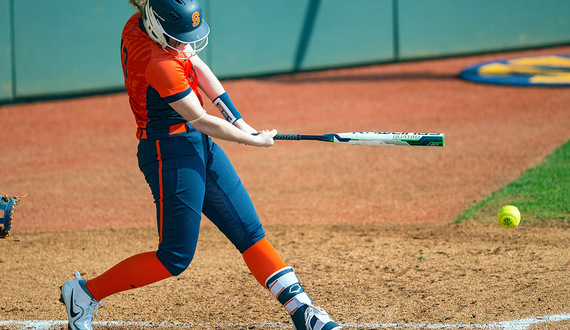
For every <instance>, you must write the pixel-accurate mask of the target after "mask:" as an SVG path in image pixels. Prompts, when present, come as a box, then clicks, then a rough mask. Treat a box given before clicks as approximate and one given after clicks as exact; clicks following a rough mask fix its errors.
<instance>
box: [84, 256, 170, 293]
mask: <svg viewBox="0 0 570 330" xmlns="http://www.w3.org/2000/svg"><path fill="white" fill-rule="evenodd" d="M170 276H172V274H170V272H169V271H168V270H167V269H166V267H164V265H163V264H162V262H160V260H158V258H157V257H156V252H145V253H141V254H137V255H134V256H132V257H130V258H127V259H125V260H123V261H121V262H120V263H118V264H116V265H115V266H113V267H112V268H111V269H109V270H108V271H106V272H105V273H103V274H101V275H99V276H98V277H96V278H94V279H92V280H88V281H87V283H85V285H86V287H87V290H89V292H91V295H93V298H94V299H95V300H97V301H100V300H101V299H103V298H105V297H107V296H110V295H112V294H114V293H117V292H121V291H125V290H130V289H134V288H140V287H142V286H145V285H148V284H151V283H154V282H158V281H160V280H163V279H165V278H168V277H170Z"/></svg>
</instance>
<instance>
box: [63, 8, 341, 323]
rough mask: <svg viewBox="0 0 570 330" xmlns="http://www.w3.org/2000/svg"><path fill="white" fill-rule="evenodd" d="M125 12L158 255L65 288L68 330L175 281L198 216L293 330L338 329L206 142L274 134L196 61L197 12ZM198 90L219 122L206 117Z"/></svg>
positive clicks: (127, 72) (200, 44) (203, 32)
mask: <svg viewBox="0 0 570 330" xmlns="http://www.w3.org/2000/svg"><path fill="white" fill-rule="evenodd" d="M129 2H131V3H132V4H134V5H136V6H137V7H138V8H139V12H138V13H136V14H134V15H133V16H132V17H131V18H130V19H129V20H128V21H127V23H126V25H125V27H124V29H123V33H122V39H121V52H122V65H123V73H124V79H125V86H126V89H127V93H128V95H129V101H130V105H131V109H132V111H133V114H134V116H135V120H136V123H137V137H138V139H139V140H140V141H139V145H138V152H137V157H138V163H139V167H140V169H141V171H142V172H143V173H144V176H145V178H146V181H147V183H148V185H149V186H150V188H151V191H152V195H153V197H154V201H155V204H156V213H157V228H158V249H157V251H152V252H147V253H141V254H138V255H135V256H132V257H130V258H127V259H126V260H123V261H122V262H120V263H118V264H117V265H115V266H114V267H112V268H111V269H109V270H107V271H106V272H105V273H103V274H101V275H100V276H98V277H96V278H94V279H91V280H88V281H85V280H81V279H80V278H78V279H77V280H72V281H68V282H65V283H64V284H63V286H62V287H61V301H62V302H63V303H64V304H65V306H66V308H67V314H68V317H69V326H70V328H71V329H91V322H92V321H93V313H94V312H95V310H96V309H97V308H98V306H99V304H100V302H101V300H102V299H103V298H105V297H107V296H109V295H111V294H114V293H117V292H120V291H124V290H130V289H133V288H139V287H142V286H145V285H148V284H150V283H154V282H157V281H160V280H163V279H165V278H168V277H171V276H177V275H179V274H180V273H182V272H183V271H184V270H185V269H186V268H187V267H188V265H189V264H190V262H191V261H192V258H193V256H194V252H195V248H196V244H197V241H198V232H199V229H200V219H201V214H202V213H203V214H204V215H206V216H207V217H208V219H210V220H211V221H212V222H213V223H214V224H215V225H216V226H217V227H218V228H219V229H220V231H222V232H223V233H224V234H225V236H226V237H227V238H228V239H229V240H230V241H231V242H232V243H233V244H234V246H235V247H236V248H237V249H238V250H239V252H240V253H241V254H242V256H243V259H244V261H245V263H246V265H247V266H248V268H249V269H250V271H251V273H252V274H253V276H254V277H255V278H256V280H257V281H258V282H259V283H260V284H261V285H263V286H264V287H266V288H267V289H268V290H270V291H271V293H272V294H273V295H274V296H275V297H276V298H277V299H278V301H279V302H280V303H282V304H283V305H284V307H285V308H286V310H287V311H288V312H289V314H290V315H291V318H292V320H293V324H294V328H295V329H298V330H300V329H307V330H310V329H319V330H321V329H322V330H330V329H340V326H339V325H338V324H336V323H335V322H333V320H332V319H331V318H330V317H329V316H328V314H327V313H326V312H325V311H324V310H322V309H321V308H319V307H316V306H314V305H313V302H312V300H311V299H310V297H309V296H308V295H307V293H305V292H304V290H303V287H302V286H301V284H300V282H299V279H298V278H297V276H296V274H295V272H294V270H293V269H292V268H291V267H287V266H286V265H285V263H284V262H283V260H282V259H281V257H280V256H279V254H278V253H277V251H276V250H275V249H274V248H273V246H272V245H271V244H270V243H269V242H268V241H267V239H266V238H265V232H264V230H263V226H262V225H261V222H260V221H259V218H258V216H257V213H256V211H255V209H254V207H253V204H252V202H251V199H250V197H249V195H248V193H247V192H246V190H245V188H244V186H243V185H242V183H241V181H240V179H239V177H238V175H237V174H236V172H235V170H234V168H233V166H232V164H231V163H230V161H229V160H228V158H227V157H226V155H225V154H224V152H223V151H222V150H221V149H220V147H218V145H216V144H215V143H214V142H213V141H212V140H211V139H210V136H212V137H215V138H219V139H223V140H228V141H234V142H238V143H243V144H247V145H252V146H258V147H270V146H272V145H273V144H274V142H273V137H274V136H275V134H276V133H277V132H276V131H275V130H271V131H270V130H263V131H260V132H258V131H256V130H255V129H253V128H252V127H251V126H249V125H248V124H247V123H246V122H245V121H244V120H243V118H242V116H241V115H240V113H239V112H238V111H237V109H236V108H235V106H234V105H233V104H232V101H231V99H230V98H229V96H228V94H227V93H226V91H225V90H224V88H223V87H222V85H221V83H220V81H219V80H218V79H217V78H216V76H215V75H214V74H213V73H212V71H211V70H210V69H209V67H208V66H207V65H206V64H205V63H204V62H203V61H202V60H200V58H199V57H198V53H199V52H200V51H201V50H202V49H203V48H204V47H205V46H206V45H207V43H208V34H209V32H210V28H209V27H208V25H207V24H206V22H205V21H204V19H203V18H202V10H201V7H200V4H199V3H198V1H196V0H147V1H146V2H144V1H134V0H132V1H129ZM139 2H141V3H139ZM199 90H201V91H202V92H203V93H204V94H205V96H206V97H207V98H208V99H210V100H212V101H213V103H214V104H215V105H216V106H217V107H218V109H219V110H220V111H221V113H222V114H223V116H224V118H225V120H224V119H221V118H219V117H216V116H212V115H209V114H208V113H206V111H205V110H204V108H203V103H202V97H201V95H200V92H199ZM253 133H257V134H253Z"/></svg>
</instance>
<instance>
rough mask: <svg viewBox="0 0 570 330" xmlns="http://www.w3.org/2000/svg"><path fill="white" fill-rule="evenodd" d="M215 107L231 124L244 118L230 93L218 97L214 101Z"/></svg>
mask: <svg viewBox="0 0 570 330" xmlns="http://www.w3.org/2000/svg"><path fill="white" fill-rule="evenodd" d="M213 103H214V105H215V106H216V107H217V108H218V110H220V113H221V114H222V116H224V118H225V119H226V120H227V121H229V122H230V123H232V124H233V123H234V122H235V121H236V120H238V119H240V118H242V117H241V114H240V113H239V111H237V109H236V107H235V106H234V104H233V103H232V100H230V97H229V96H228V93H226V92H224V93H223V94H222V95H220V96H218V97H216V99H215V100H214V102H213Z"/></svg>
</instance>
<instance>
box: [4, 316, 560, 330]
mask: <svg viewBox="0 0 570 330" xmlns="http://www.w3.org/2000/svg"><path fill="white" fill-rule="evenodd" d="M566 320H570V313H565V314H558V315H548V316H538V317H530V318H526V319H520V320H512V321H501V322H495V323H488V324H420V323H418V324H409V323H403V324H397V323H363V324H357V323H344V324H342V325H343V326H345V327H347V328H367V329H501V330H525V329H528V327H530V326H531V325H534V324H537V323H544V322H560V321H566ZM65 325H67V321H50V320H35V321H13V320H10V321H0V326H8V327H10V328H18V327H20V329H34V330H49V329H52V328H53V327H57V326H59V327H61V326H65ZM93 325H94V326H95V327H97V326H98V325H99V326H116V327H137V328H182V329H196V328H199V329H207V328H219V327H224V328H237V327H240V328H247V327H251V326H254V327H259V328H262V329H290V328H291V324H289V323H259V322H253V323H179V322H172V323H155V322H125V321H95V322H93Z"/></svg>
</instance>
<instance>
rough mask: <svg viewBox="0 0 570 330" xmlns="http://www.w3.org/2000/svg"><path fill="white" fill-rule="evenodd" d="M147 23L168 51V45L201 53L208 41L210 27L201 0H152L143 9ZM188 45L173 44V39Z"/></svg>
mask: <svg viewBox="0 0 570 330" xmlns="http://www.w3.org/2000/svg"><path fill="white" fill-rule="evenodd" d="M143 23H144V27H145V29H146V32H147V34H148V35H149V36H150V38H151V39H152V40H153V41H154V42H156V43H157V44H159V45H160V46H162V48H163V49H164V50H165V51H167V49H166V48H167V47H168V48H170V49H173V50H175V51H177V52H178V54H179V55H180V52H182V53H184V54H186V56H187V57H191V56H192V55H196V54H198V53H199V52H200V51H201V50H202V49H204V48H205V47H206V46H207V45H208V34H209V33H210V27H209V26H208V24H207V23H206V21H204V19H203V18H202V7H201V6H200V3H199V2H198V1H197V0H148V1H147V2H146V4H145V8H144V12H143ZM171 39H172V40H175V41H177V42H180V43H182V44H185V45H186V46H185V47H184V49H180V47H173V46H171V45H170V44H169V40H171Z"/></svg>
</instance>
